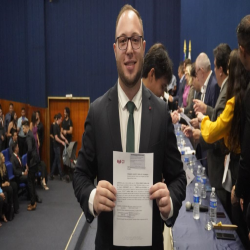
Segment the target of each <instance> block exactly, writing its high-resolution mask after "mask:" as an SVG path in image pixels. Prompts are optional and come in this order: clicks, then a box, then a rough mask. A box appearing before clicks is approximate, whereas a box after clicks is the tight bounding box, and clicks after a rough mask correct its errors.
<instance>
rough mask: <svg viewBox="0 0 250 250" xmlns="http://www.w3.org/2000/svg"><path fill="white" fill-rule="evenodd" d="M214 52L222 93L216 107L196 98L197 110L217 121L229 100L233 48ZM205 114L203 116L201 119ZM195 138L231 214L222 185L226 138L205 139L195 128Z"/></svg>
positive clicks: (209, 173)
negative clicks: (230, 64)
mask: <svg viewBox="0 0 250 250" xmlns="http://www.w3.org/2000/svg"><path fill="white" fill-rule="evenodd" d="M213 53H214V72H215V75H216V79H217V82H218V86H219V87H220V94H219V97H218V99H217V102H216V105H215V107H214V108H213V107H211V106H209V105H207V104H205V103H204V102H202V101H201V100H194V103H195V105H194V109H195V112H196V113H197V112H201V113H204V115H208V116H209V117H210V120H211V121H216V120H217V117H218V116H219V115H220V114H221V113H222V112H223V110H224V108H225V106H226V101H227V81H228V62H229V56H230V53H231V49H230V47H229V46H228V44H225V43H222V44H219V45H218V46H217V47H216V48H215V49H214V51H213ZM202 118H203V116H201V119H202ZM192 132H193V138H194V139H195V140H198V141H199V142H200V145H201V148H202V150H208V151H207V164H208V177H209V180H210V184H211V186H212V187H215V190H216V194H217V196H218V197H219V199H220V201H221V203H222V205H223V206H224V208H225V210H226V211H227V212H228V214H230V208H231V206H230V195H229V193H228V192H227V191H226V190H225V189H224V188H223V187H222V178H223V173H224V160H225V155H226V154H227V153H228V150H227V149H226V147H225V146H224V140H223V139H222V140H220V141H218V142H215V143H213V144H208V143H206V142H205V141H204V139H203V137H202V135H201V132H200V130H199V129H194V130H193V131H192Z"/></svg>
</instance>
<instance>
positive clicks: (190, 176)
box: [185, 168, 195, 186]
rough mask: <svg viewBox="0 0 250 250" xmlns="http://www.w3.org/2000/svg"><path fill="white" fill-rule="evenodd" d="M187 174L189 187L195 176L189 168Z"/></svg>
mask: <svg viewBox="0 0 250 250" xmlns="http://www.w3.org/2000/svg"><path fill="white" fill-rule="evenodd" d="M185 172H186V177H187V186H188V185H189V184H190V183H191V182H192V181H193V179H194V177H195V176H194V174H193V173H192V172H191V170H190V169H189V168H186V170H185Z"/></svg>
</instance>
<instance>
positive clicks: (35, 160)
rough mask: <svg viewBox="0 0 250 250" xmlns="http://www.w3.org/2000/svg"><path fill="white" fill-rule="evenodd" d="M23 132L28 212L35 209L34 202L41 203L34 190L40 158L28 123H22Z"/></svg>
mask: <svg viewBox="0 0 250 250" xmlns="http://www.w3.org/2000/svg"><path fill="white" fill-rule="evenodd" d="M22 127H23V132H24V134H25V135H27V136H26V143H27V147H28V153H27V166H28V187H29V191H30V204H29V205H28V207H27V210H28V211H32V210H35V209H36V206H37V204H36V201H37V202H41V200H40V199H39V198H38V196H37V195H36V190H35V174H36V172H37V171H38V165H39V164H40V158H39V155H38V153H37V148H36V141H35V138H34V136H33V133H32V131H31V130H30V129H29V122H28V121H23V122H22Z"/></svg>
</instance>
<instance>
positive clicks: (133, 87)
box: [73, 5, 186, 250]
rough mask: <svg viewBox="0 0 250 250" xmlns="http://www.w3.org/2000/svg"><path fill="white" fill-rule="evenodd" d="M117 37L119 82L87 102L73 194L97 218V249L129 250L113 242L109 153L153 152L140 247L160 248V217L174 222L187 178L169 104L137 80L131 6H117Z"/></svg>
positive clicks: (138, 41) (139, 63)
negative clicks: (146, 225) (147, 232)
mask: <svg viewBox="0 0 250 250" xmlns="http://www.w3.org/2000/svg"><path fill="white" fill-rule="evenodd" d="M115 37H116V39H115V43H114V45H113V47H114V53H115V58H116V64H117V70H118V82H117V84H116V85H115V86H114V87H113V88H111V89H110V90H109V91H108V92H107V93H106V94H104V95H103V96H102V97H100V98H98V99H97V100H96V101H95V102H94V103H92V104H91V106H90V110H89V113H88V116H87V119H86V122H85V132H84V134H83V138H82V148H81V150H80V151H79V156H78V160H77V164H76V170H75V172H74V181H73V185H74V190H75V195H76V197H77V199H78V201H79V203H80V205H81V207H82V209H83V211H84V214H85V216H86V220H87V221H88V222H92V220H93V219H94V217H96V216H98V228H97V235H96V241H95V245H96V248H95V249H97V250H105V249H115V250H116V249H127V248H126V247H120V246H119V247H118V246H113V212H112V211H113V208H114V207H115V200H116V189H115V187H114V186H113V185H112V183H113V151H124V152H126V151H127V152H135V153H138V152H140V153H149V152H151V153H154V169H153V171H154V177H153V183H154V185H153V186H152V187H151V188H150V190H149V194H150V199H151V200H153V230H152V246H149V247H141V248H140V249H157V250H163V235H162V231H163V225H164V221H165V223H166V224H167V225H168V226H172V225H173V224H174V222H175V219H176V217H177V215H178V212H179V209H180V207H181V205H182V201H183V199H184V198H185V189H186V176H185V172H184V170H183V165H182V162H181V158H180V153H179V151H178V149H177V145H176V138H175V135H174V128H173V125H172V121H171V117H170V115H169V114H168V112H167V111H168V107H167V104H166V103H164V102H163V101H162V100H160V99H159V98H158V97H156V96H155V95H153V94H152V93H151V92H150V91H149V90H148V89H146V88H145V87H144V85H143V84H142V82H141V71H142V67H143V55H144V52H145V45H146V42H145V41H144V40H143V26H142V20H141V17H140V14H139V13H138V11H137V10H135V9H134V8H133V7H132V6H130V5H125V6H124V7H123V8H122V9H121V11H120V13H119V15H118V17H117V22H116V35H115ZM130 106H132V107H134V112H133V119H134V138H133V139H132V138H131V137H130V134H129V133H127V123H128V117H129V116H130V115H131V113H132V111H130V113H129V112H128V109H129V108H130ZM127 108H128V109H127ZM127 136H128V137H127ZM127 141H128V143H127ZM129 142H131V143H129ZM96 176H97V180H98V185H97V187H95V186H94V179H95V178H96ZM162 178H164V179H165V182H166V184H165V183H163V182H162ZM121 233H122V232H121ZM129 249H138V248H137V247H131V248H129Z"/></svg>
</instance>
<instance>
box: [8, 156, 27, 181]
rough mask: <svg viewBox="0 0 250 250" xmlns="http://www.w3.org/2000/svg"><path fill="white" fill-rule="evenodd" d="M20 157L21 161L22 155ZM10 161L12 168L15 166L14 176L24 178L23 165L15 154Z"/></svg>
mask: <svg viewBox="0 0 250 250" xmlns="http://www.w3.org/2000/svg"><path fill="white" fill-rule="evenodd" d="M18 157H19V159H20V160H21V158H20V155H18ZM10 161H11V163H12V166H13V173H14V175H15V176H16V177H20V176H22V172H24V168H23V166H22V164H20V162H19V160H18V159H17V157H16V156H15V155H14V154H12V155H11V158H10Z"/></svg>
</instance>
